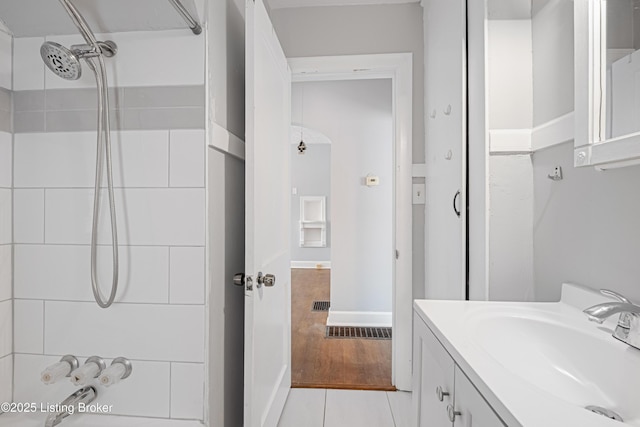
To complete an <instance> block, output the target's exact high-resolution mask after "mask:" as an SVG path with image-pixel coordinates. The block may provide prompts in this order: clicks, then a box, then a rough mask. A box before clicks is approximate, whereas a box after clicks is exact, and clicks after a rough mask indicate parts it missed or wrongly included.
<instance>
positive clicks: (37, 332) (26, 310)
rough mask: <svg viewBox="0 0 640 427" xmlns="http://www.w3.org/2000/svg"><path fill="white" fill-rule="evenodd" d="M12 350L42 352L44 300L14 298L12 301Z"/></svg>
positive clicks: (17, 351)
mask: <svg viewBox="0 0 640 427" xmlns="http://www.w3.org/2000/svg"><path fill="white" fill-rule="evenodd" d="M13 311H14V313H13V331H14V337H13V345H14V348H13V351H14V352H16V353H42V352H43V350H44V302H43V301H30V300H20V299H16V300H15V301H14V302H13Z"/></svg>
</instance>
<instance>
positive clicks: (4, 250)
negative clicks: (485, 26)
mask: <svg viewBox="0 0 640 427" xmlns="http://www.w3.org/2000/svg"><path fill="white" fill-rule="evenodd" d="M11 248H12V245H0V301H6V300H9V299H11V297H12V295H13V290H12V288H13V287H12V285H11V281H12V277H13V275H12V273H11V271H12V265H13V261H12V258H13V257H12V252H13V251H12V250H11Z"/></svg>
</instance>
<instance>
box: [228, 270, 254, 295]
mask: <svg viewBox="0 0 640 427" xmlns="http://www.w3.org/2000/svg"><path fill="white" fill-rule="evenodd" d="M233 284H234V285H236V286H242V287H244V288H245V289H246V290H247V291H251V290H253V278H252V277H251V276H247V275H245V274H244V273H236V274H234V275H233Z"/></svg>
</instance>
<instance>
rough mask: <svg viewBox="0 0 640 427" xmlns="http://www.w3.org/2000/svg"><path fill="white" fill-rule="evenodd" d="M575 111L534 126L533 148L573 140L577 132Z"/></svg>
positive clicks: (541, 147)
mask: <svg viewBox="0 0 640 427" xmlns="http://www.w3.org/2000/svg"><path fill="white" fill-rule="evenodd" d="M574 125H575V118H574V114H573V111H572V112H570V113H567V114H565V115H564V116H560V117H557V118H555V119H553V120H549V121H548V122H546V123H543V124H541V125H539V126H536V127H534V128H533V130H532V132H531V148H532V151H533V152H536V151H538V150H542V149H544V148H549V147H553V146H554V145H559V144H563V143H565V142H568V141H571V140H572V139H573V135H574V132H575V126H574Z"/></svg>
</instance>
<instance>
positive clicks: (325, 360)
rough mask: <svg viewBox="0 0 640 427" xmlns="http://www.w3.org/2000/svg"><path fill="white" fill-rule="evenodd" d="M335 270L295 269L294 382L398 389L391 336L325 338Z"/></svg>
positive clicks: (292, 292) (292, 332) (296, 383)
mask: <svg viewBox="0 0 640 427" xmlns="http://www.w3.org/2000/svg"><path fill="white" fill-rule="evenodd" d="M330 272H331V270H328V269H324V270H315V269H292V270H291V366H292V373H291V386H292V387H294V388H295V387H310V388H343V389H360V390H387V391H392V390H395V387H394V386H393V385H392V383H391V340H377V339H328V338H325V324H326V320H327V312H326V311H312V310H311V309H312V305H313V301H328V300H329V283H330Z"/></svg>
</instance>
